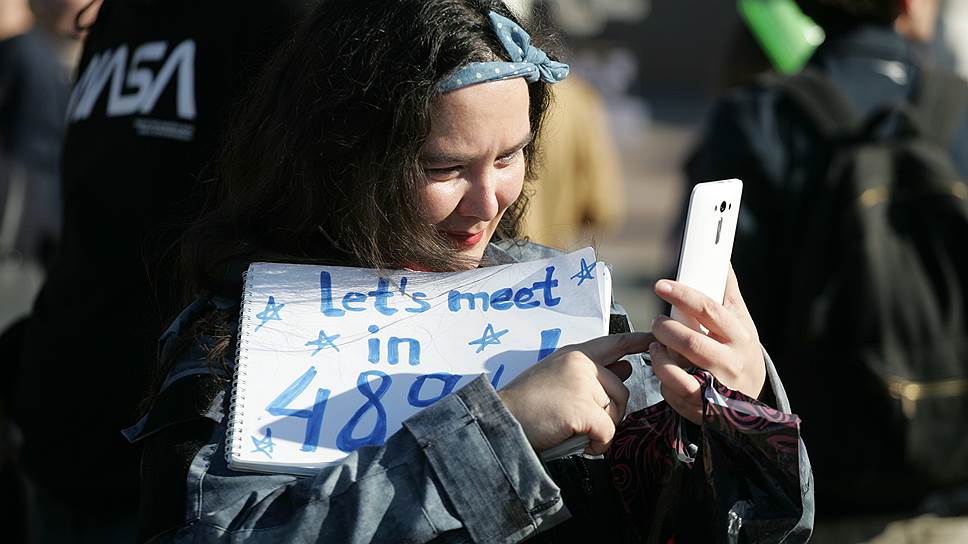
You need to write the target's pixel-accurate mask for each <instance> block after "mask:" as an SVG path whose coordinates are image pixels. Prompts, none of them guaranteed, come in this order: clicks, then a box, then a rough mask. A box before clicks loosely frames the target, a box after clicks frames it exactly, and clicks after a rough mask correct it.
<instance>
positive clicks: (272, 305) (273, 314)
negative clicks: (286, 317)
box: [255, 295, 286, 330]
mask: <svg viewBox="0 0 968 544" xmlns="http://www.w3.org/2000/svg"><path fill="white" fill-rule="evenodd" d="M285 306H286V305H285V304H276V299H275V298H273V297H272V296H271V295H270V296H269V302H266V309H265V310H262V311H261V312H259V313H257V314H255V316H256V317H258V318H259V319H261V320H262V323H259V324H258V325H257V326H256V328H255V330H259V329H261V328H262V326H263V325H265V324H266V323H268V322H270V321H282V318H281V317H279V310H281V309H283V308H284V307H285Z"/></svg>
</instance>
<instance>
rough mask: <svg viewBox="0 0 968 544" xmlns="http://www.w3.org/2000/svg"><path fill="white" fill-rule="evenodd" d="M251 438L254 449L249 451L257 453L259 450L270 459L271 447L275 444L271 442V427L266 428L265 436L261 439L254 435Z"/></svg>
mask: <svg viewBox="0 0 968 544" xmlns="http://www.w3.org/2000/svg"><path fill="white" fill-rule="evenodd" d="M251 438H252V444H253V445H255V449H254V450H252V451H251V452H250V453H258V452H260V451H261V452H262V453H264V454H266V456H267V457H268V458H269V459H272V448H274V447H275V446H276V445H275V444H273V443H272V429H268V428H267V429H266V436H265V438H263V439H262V440H259V439H257V438H256V437H254V436H253V437H251Z"/></svg>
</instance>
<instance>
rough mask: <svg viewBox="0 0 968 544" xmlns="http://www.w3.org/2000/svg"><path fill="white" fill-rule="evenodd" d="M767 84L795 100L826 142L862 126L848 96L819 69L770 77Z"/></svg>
mask: <svg viewBox="0 0 968 544" xmlns="http://www.w3.org/2000/svg"><path fill="white" fill-rule="evenodd" d="M763 81H764V84H765V86H767V87H772V88H775V89H778V90H779V91H780V92H781V93H782V94H783V95H784V96H786V97H788V98H789V99H790V100H792V101H793V103H794V104H795V105H796V106H797V107H798V108H800V110H801V111H803V112H804V113H805V114H806V115H807V116H808V117H809V118H810V120H811V121H813V124H814V126H815V128H816V129H817V130H818V131H819V132H820V134H821V135H822V136H823V137H824V138H826V139H833V138H835V137H838V136H841V135H843V134H849V133H852V132H853V131H855V130H856V129H857V128H858V126H859V125H860V118H859V116H858V115H857V113H856V112H855V111H854V108H853V106H852V105H851V104H850V101H849V100H848V98H847V96H846V95H845V94H844V93H843V92H842V91H841V90H840V89H838V88H837V86H836V85H834V83H833V82H832V81H830V78H828V77H827V76H826V75H824V74H823V72H821V71H819V70H816V69H814V68H809V67H808V68H805V69H804V70H802V71H801V72H800V73H798V74H796V75H793V76H786V77H784V76H778V75H776V74H767V75H766V76H764V77H763Z"/></svg>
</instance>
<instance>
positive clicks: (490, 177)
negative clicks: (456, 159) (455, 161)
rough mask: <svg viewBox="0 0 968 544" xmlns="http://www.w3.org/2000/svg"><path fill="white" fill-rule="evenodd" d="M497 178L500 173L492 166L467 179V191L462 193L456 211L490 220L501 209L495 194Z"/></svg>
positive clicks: (465, 215) (463, 214)
mask: <svg viewBox="0 0 968 544" xmlns="http://www.w3.org/2000/svg"><path fill="white" fill-rule="evenodd" d="M499 178H500V174H499V173H498V172H496V171H495V169H493V168H486V169H484V171H482V172H477V173H476V174H475V175H474V176H473V177H472V178H471V179H470V180H469V181H470V183H469V185H468V189H467V192H465V193H464V196H463V198H461V201H460V204H459V205H458V207H457V211H458V213H460V215H462V216H464V217H474V218H476V219H479V220H481V221H490V220H492V219H494V218H495V217H497V214H498V213H499V212H500V210H501V206H500V204H499V203H498V195H497V189H498V187H499V183H500V180H499Z"/></svg>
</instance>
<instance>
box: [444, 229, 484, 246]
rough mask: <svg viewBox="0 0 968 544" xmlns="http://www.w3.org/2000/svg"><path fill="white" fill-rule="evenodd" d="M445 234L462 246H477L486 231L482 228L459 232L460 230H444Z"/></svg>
mask: <svg viewBox="0 0 968 544" xmlns="http://www.w3.org/2000/svg"><path fill="white" fill-rule="evenodd" d="M444 234H446V235H447V237H448V238H450V239H451V240H453V241H454V242H456V243H457V245H459V246H462V247H471V246H476V245H477V244H478V242H480V241H481V239H482V238H484V231H483V230H480V231H477V232H475V233H470V232H459V231H456V232H455V231H444Z"/></svg>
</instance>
